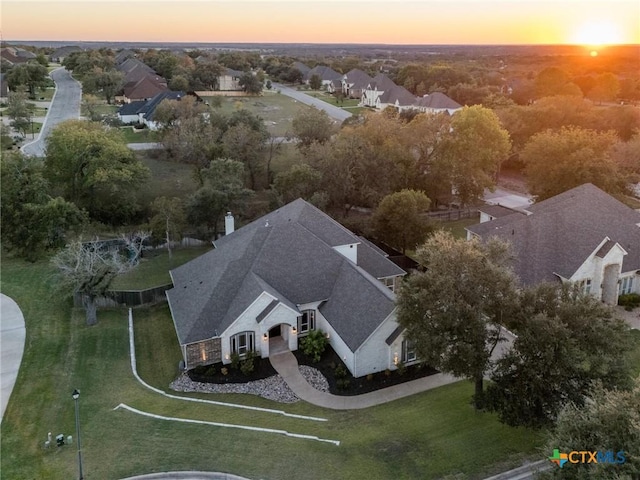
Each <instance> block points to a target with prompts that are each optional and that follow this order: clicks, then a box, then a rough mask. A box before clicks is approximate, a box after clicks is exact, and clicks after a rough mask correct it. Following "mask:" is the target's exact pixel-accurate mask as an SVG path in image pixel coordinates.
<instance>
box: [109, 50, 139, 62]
mask: <svg viewBox="0 0 640 480" xmlns="http://www.w3.org/2000/svg"><path fill="white" fill-rule="evenodd" d="M135 56H136V54H135V52H134V51H132V50H129V49H126V48H125V49H123V50H120V51H119V52H118V53H116V56H115V57H114V59H113V60H114V62H115V64H116V65H120V64H121V63H124V62H125V61H126V60H128V59H129V58H135Z"/></svg>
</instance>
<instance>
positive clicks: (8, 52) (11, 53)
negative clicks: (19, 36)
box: [0, 47, 29, 65]
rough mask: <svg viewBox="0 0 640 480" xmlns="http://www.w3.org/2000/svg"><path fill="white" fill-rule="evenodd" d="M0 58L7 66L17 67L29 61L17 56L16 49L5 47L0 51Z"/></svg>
mask: <svg viewBox="0 0 640 480" xmlns="http://www.w3.org/2000/svg"><path fill="white" fill-rule="evenodd" d="M0 58H2V60H4V61H5V62H7V63H8V64H9V65H19V64H21V63H27V62H28V61H29V59H28V58H24V57H20V56H18V49H17V48H14V47H5V48H2V49H0Z"/></svg>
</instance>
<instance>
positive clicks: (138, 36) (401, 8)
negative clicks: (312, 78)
mask: <svg viewBox="0 0 640 480" xmlns="http://www.w3.org/2000/svg"><path fill="white" fill-rule="evenodd" d="M638 19H640V2H639V1H637V0H632V1H629V0H599V1H582V0H558V1H550V0H537V1H533V0H501V1H480V0H448V1H446V0H386V1H379V0H378V1H376V0H371V1H369V0H345V1H338V0H296V1H273V0H251V1H249V0H234V1H229V0H192V1H183V2H182V1H176V0H171V1H153V0H129V1H127V2H124V1H111V0H72V1H54V0H38V1H35V0H21V1H16V0H6V1H5V0H3V2H2V25H1V27H2V37H3V38H4V39H6V40H13V41H20V40H24V41H26V40H40V41H47V40H49V41H113V42H180V43H189V42H193V43H195V42H198V43H200V42H202V43H223V42H224V43H369V44H370V43H377V44H434V45H435V44H450V45H456V44H458V45H459V44H478V45H483V44H484V45H486V44H494V45H495V44H502V45H504V44H512V45H524V44H528V45H535V44H542V45H544V44H556V45H557V44H577V45H584V46H585V47H588V48H590V49H591V50H592V51H596V52H597V49H598V48H599V47H602V46H606V45H615V44H640V22H639V21H638Z"/></svg>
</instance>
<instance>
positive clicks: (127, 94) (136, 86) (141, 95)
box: [122, 74, 169, 103]
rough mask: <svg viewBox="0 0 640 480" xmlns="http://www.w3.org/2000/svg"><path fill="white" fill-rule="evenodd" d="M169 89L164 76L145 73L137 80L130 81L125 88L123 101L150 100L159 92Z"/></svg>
mask: <svg viewBox="0 0 640 480" xmlns="http://www.w3.org/2000/svg"><path fill="white" fill-rule="evenodd" d="M168 89H169V87H167V82H166V80H165V79H164V78H162V77H160V76H158V75H153V74H149V75H145V76H144V77H142V78H141V79H140V80H138V81H137V82H129V83H126V84H125V85H124V88H123V98H122V99H123V101H124V102H125V103H129V102H133V101H136V100H150V99H152V98H153V97H155V96H156V95H158V94H159V93H162V92H165V91H167V90H168Z"/></svg>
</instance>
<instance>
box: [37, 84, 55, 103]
mask: <svg viewBox="0 0 640 480" xmlns="http://www.w3.org/2000/svg"><path fill="white" fill-rule="evenodd" d="M55 91H56V89H55V88H54V87H50V88H43V89H40V90H37V91H36V98H35V100H36V101H38V102H50V101H51V99H52V98H53V94H54V93H55Z"/></svg>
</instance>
